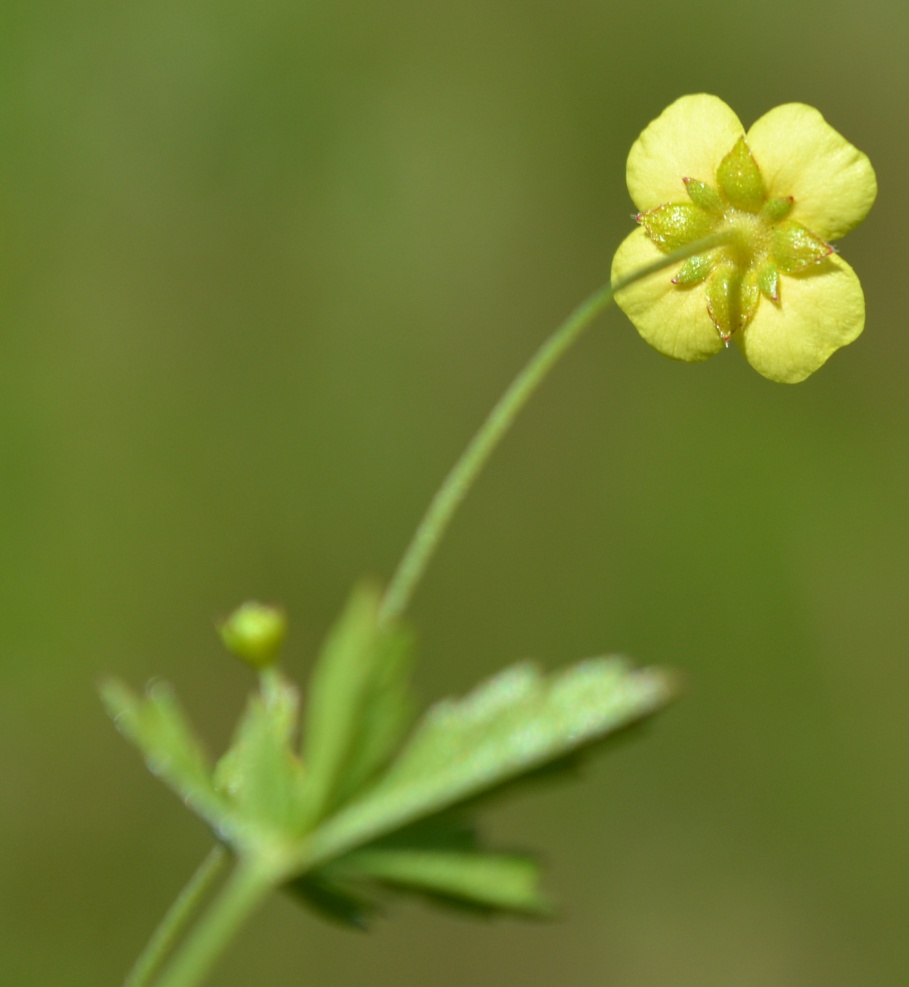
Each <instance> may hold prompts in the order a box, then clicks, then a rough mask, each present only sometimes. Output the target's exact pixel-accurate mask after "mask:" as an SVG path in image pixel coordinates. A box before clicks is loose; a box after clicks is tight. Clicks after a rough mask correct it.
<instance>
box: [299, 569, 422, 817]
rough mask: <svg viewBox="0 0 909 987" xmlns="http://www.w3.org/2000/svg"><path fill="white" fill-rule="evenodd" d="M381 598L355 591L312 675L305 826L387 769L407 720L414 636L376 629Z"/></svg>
mask: <svg viewBox="0 0 909 987" xmlns="http://www.w3.org/2000/svg"><path fill="white" fill-rule="evenodd" d="M379 603H380V594H379V591H378V589H377V588H376V587H374V586H370V585H363V586H360V587H358V588H357V589H355V590H354V592H353V594H352V595H351V598H350V600H349V601H348V604H347V607H346V608H345V610H344V612H343V614H342V615H341V617H340V619H339V620H338V622H337V623H336V624H335V626H334V627H333V628H332V630H331V632H330V633H329V635H328V638H327V640H326V642H325V644H324V646H323V648H322V651H321V653H320V655H319V658H318V661H317V663H316V667H315V669H314V671H313V674H312V680H311V683H310V687H309V696H308V703H307V708H306V721H305V722H306V729H305V736H304V750H303V758H304V761H305V763H306V770H307V775H306V814H307V816H308V821H307V825H308V826H314V825H316V824H317V823H318V821H319V820H320V819H322V818H324V817H325V816H326V815H327V814H329V813H330V812H332V811H333V810H334V809H335V808H337V807H338V806H339V805H340V804H341V803H342V802H343V801H344V800H345V799H346V798H348V797H349V796H350V794H351V793H352V792H353V791H355V790H356V789H357V788H358V787H359V786H361V785H363V784H364V783H365V782H366V781H368V780H369V779H370V777H371V776H372V775H374V774H375V773H376V772H378V771H380V770H381V769H382V768H384V767H385V765H386V764H387V762H388V760H389V759H390V758H391V757H392V756H393V754H394V753H395V751H396V749H397V747H398V746H399V744H400V742H401V740H402V739H403V736H404V734H405V733H406V731H407V728H408V727H409V726H410V723H411V719H412V704H411V700H410V694H409V671H410V665H411V650H412V649H411V644H412V642H411V638H410V635H409V634H408V633H407V632H406V630H404V629H402V628H401V627H400V626H399V625H396V624H380V621H379Z"/></svg>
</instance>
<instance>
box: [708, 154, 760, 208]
mask: <svg viewBox="0 0 909 987" xmlns="http://www.w3.org/2000/svg"><path fill="white" fill-rule="evenodd" d="M716 180H717V184H718V185H719V187H720V190H721V191H722V193H723V195H725V196H726V198H727V199H728V201H729V203H730V204H731V205H733V206H735V208H736V209H745V210H746V211H747V212H760V210H761V207H762V206H763V205H764V200H765V199H766V198H767V193H766V191H765V189H764V179H763V177H762V176H761V169H760V168H758V166H757V162H756V161H755V160H754V158H753V157H752V156H751V151H749V150H748V145H747V144H746V143H745V138H744V137H740V138H739V139H738V140H737V141H736V142H735V146H734V147H733V148H732V150H731V151H730V152H729V153H728V154H727V155H726V157H725V158H723V160H722V161H721V162H720V166H719V168H717V173H716Z"/></svg>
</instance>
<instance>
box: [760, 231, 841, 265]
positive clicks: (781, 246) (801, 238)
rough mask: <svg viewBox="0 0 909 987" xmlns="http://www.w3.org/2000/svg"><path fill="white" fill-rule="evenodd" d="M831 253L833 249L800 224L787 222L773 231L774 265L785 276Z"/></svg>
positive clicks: (817, 261) (772, 253) (772, 252)
mask: <svg viewBox="0 0 909 987" xmlns="http://www.w3.org/2000/svg"><path fill="white" fill-rule="evenodd" d="M832 253H833V247H831V246H830V244H829V243H827V242H826V241H825V240H822V239H821V238H820V237H819V236H815V235H814V233H812V232H811V230H809V229H806V228H805V227H804V226H802V224H801V223H795V222H792V221H790V222H788V223H783V224H782V225H781V226H777V227H776V229H775V230H774V231H773V249H772V251H771V255H772V257H773V261H774V263H775V264H776V265H777V267H779V269H780V270H781V271H783V272H785V273H786V274H795V273H796V272H798V271H803V270H804V269H805V268H806V267H808V266H809V265H810V264H817V263H819V262H820V261H822V260H823V259H824V258H825V257H828V256H829V255H830V254H832Z"/></svg>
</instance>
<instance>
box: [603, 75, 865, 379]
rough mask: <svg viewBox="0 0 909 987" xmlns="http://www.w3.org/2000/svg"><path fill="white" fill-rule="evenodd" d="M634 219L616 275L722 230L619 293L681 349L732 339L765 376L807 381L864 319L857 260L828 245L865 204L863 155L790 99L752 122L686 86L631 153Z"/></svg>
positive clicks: (636, 319) (656, 341)
mask: <svg viewBox="0 0 909 987" xmlns="http://www.w3.org/2000/svg"><path fill="white" fill-rule="evenodd" d="M627 181H628V190H629V192H630V193H631V198H632V199H633V200H634V203H635V205H636V206H637V208H638V210H639V213H638V215H637V217H636V219H637V221H638V223H639V224H640V227H639V228H638V229H637V230H635V231H634V232H633V233H632V234H630V235H629V236H628V237H627V238H626V239H625V240H624V242H623V243H622V244H621V245H620V247H619V249H618V251H617V252H616V255H615V259H614V261H613V267H612V277H613V282H617V281H620V280H621V279H622V278H623V277H625V276H627V274H628V272H630V271H633V270H636V269H638V268H640V267H642V266H644V265H645V264H647V263H651V262H652V261H654V260H655V259H656V258H658V257H660V256H661V255H664V254H667V253H670V252H671V251H673V250H677V249H679V248H680V247H684V246H685V245H687V244H691V243H693V242H695V241H698V240H702V239H703V238H705V237H708V236H710V235H716V234H719V235H724V236H726V237H727V241H726V242H725V243H724V244H722V245H721V246H718V247H715V248H713V249H711V250H709V251H704V252H702V253H698V254H696V255H695V256H693V257H690V258H689V259H688V260H686V261H684V262H682V263H679V264H677V265H675V266H673V267H671V268H669V269H668V271H667V272H666V273H665V274H663V275H661V276H658V277H651V278H648V279H646V280H643V281H639V282H636V283H635V284H633V285H631V286H629V287H626V288H623V289H622V290H620V291H618V292H617V294H616V302H617V304H618V305H619V307H620V308H621V309H622V310H623V311H624V312H625V313H626V315H628V317H629V318H630V319H631V321H632V322H633V323H634V325H635V328H636V329H637V330H638V332H639V333H640V334H641V336H643V338H644V339H645V340H646V341H647V342H648V343H650V344H651V346H653V347H655V348H656V349H657V350H659V351H660V352H661V353H664V354H666V355H667V356H671V357H674V358H675V359H678V360H687V361H695V360H703V359H706V358H707V357H709V356H712V355H713V354H714V353H716V352H718V351H719V350H721V349H722V348H723V347H724V346H728V345H729V341H730V340H733V341H734V342H736V343H737V344H738V345H739V346H740V347H741V349H742V350H743V352H744V354H745V356H746V358H747V359H748V362H749V363H750V364H751V365H752V366H753V367H754V368H755V370H757V371H758V372H759V373H761V374H763V375H764V376H765V377H768V378H770V379H771V380H776V381H782V382H785V383H795V382H797V381H800V380H804V379H805V378H806V377H808V376H809V375H810V374H812V373H814V371H815V370H817V369H818V368H819V367H820V366H822V365H823V364H824V363H825V362H826V361H827V359H828V358H829V357H830V356H831V355H832V354H833V353H834V352H835V351H836V350H837V349H839V348H840V347H841V346H845V345H846V344H847V343H851V342H852V341H853V340H855V339H856V338H857V337H858V336H859V334H860V333H861V331H862V329H863V327H864V324H865V299H864V296H863V294H862V288H861V285H860V284H859V280H858V278H857V277H856V274H855V272H854V271H853V270H852V268H851V267H850V266H849V265H848V264H847V263H846V262H845V261H844V260H843V259H842V258H841V257H839V256H838V255H837V254H836V253H835V251H834V247H833V246H832V241H834V240H838V239H839V238H840V237H842V236H844V235H845V234H846V233H848V232H849V231H850V230H851V229H854V228H855V227H856V226H857V225H858V224H859V223H860V222H861V221H862V220H863V219H864V218H865V216H866V215H867V214H868V211H869V209H870V208H871V206H872V204H873V202H874V199H875V196H876V194H877V181H876V179H875V175H874V170H873V168H872V167H871V164H870V162H869V161H868V158H867V157H866V156H865V155H864V154H863V153H862V152H861V151H859V150H857V149H856V148H855V147H853V146H852V145H851V144H850V143H849V142H848V141H847V140H846V139H845V138H843V137H842V136H841V135H840V134H838V133H837V132H836V131H835V130H834V129H833V128H832V127H831V126H830V125H829V124H828V123H827V122H826V121H825V120H824V118H823V117H822V116H821V114H820V113H819V112H818V111H817V110H815V109H813V108H812V107H810V106H805V105H804V104H801V103H787V104H786V105H784V106H778V107H776V108H775V109H773V110H771V111H770V112H769V113H766V114H765V115H764V116H762V117H761V118H760V120H758V121H757V122H756V123H755V124H754V125H753V126H752V127H751V129H750V130H748V131H747V133H746V132H745V129H744V127H743V126H742V124H741V122H740V121H739V119H738V117H737V116H736V115H735V113H734V112H733V111H732V110H731V109H730V108H729V107H728V106H727V105H726V104H725V103H724V102H723V101H722V100H721V99H719V98H718V97H716V96H710V95H706V94H699V95H693V96H683V97H682V98H681V99H679V100H677V101H676V102H674V103H673V104H672V105H671V106H670V107H668V109H666V110H664V112H663V113H662V114H661V115H660V116H659V117H658V118H657V119H656V120H654V121H653V122H652V123H651V124H650V125H649V126H648V127H647V128H646V129H645V130H644V131H643V133H642V134H641V136H640V137H639V138H638V139H637V141H636V142H635V144H634V146H633V147H632V148H631V152H630V153H629V155H628V165H627Z"/></svg>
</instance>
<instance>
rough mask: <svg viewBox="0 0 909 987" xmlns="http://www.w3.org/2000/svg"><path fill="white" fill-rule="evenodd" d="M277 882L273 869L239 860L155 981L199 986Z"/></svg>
mask: <svg viewBox="0 0 909 987" xmlns="http://www.w3.org/2000/svg"><path fill="white" fill-rule="evenodd" d="M276 883H277V878H276V877H275V874H273V873H272V872H271V871H270V870H268V869H265V868H261V867H257V866H255V865H249V864H243V863H240V864H238V866H237V868H236V869H235V870H234V872H233V873H232V874H231V876H230V878H229V879H228V881H227V884H225V886H224V888H223V889H222V891H221V894H220V895H219V896H218V897H217V898H216V899H215V901H214V902H213V904H212V905H211V907H210V908H209V910H208V912H207V914H205V915H203V916H202V918H201V919H200V921H199V923H198V924H197V925H196V927H195V928H194V929H193V931H192V933H191V934H190V936H189V937H188V938H187V940H186V941H185V942H184V943H183V946H182V947H181V948H180V950H179V951H178V952H177V953H176V955H175V957H174V959H173V960H172V961H171V963H170V964H169V965H168V966H167V968H166V969H165V970H164V972H163V973H162V974H161V976H160V978H159V979H158V980H156V981H155V985H156V987H197V985H198V984H200V983H201V982H202V979H203V978H204V977H205V976H206V974H207V973H208V972H209V971H210V970H211V968H212V967H213V966H214V964H215V961H216V960H217V959H218V957H219V956H220V955H221V953H222V952H223V951H224V949H225V948H226V946H227V944H228V943H229V942H230V940H231V939H232V938H233V936H234V934H235V933H236V931H237V929H239V928H240V926H241V925H242V924H243V923H244V922H245V921H246V920H247V919H248V918H249V917H250V915H252V913H253V912H254V911H255V910H256V908H258V907H259V905H261V904H262V902H263V901H264V900H265V897H266V896H267V895H268V893H269V892H270V891H271V890H272V889H273V888H274V887H275V885H276Z"/></svg>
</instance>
